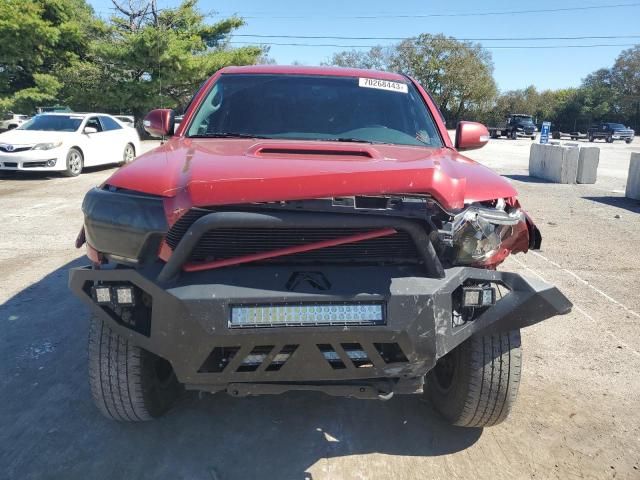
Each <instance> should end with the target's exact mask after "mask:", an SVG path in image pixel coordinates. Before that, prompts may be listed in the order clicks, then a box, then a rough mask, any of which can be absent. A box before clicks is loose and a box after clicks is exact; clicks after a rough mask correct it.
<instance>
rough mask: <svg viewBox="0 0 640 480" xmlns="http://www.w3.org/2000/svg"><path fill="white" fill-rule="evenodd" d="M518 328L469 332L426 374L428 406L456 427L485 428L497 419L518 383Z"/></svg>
mask: <svg viewBox="0 0 640 480" xmlns="http://www.w3.org/2000/svg"><path fill="white" fill-rule="evenodd" d="M521 369H522V350H521V345H520V330H512V331H510V332H503V333H496V334H492V335H484V336H472V337H471V338H469V339H468V340H466V341H465V342H463V343H462V344H461V345H460V346H458V347H457V348H456V349H455V350H453V351H452V352H450V353H448V354H447V355H445V356H444V357H442V358H441V359H440V360H438V363H437V364H436V366H435V368H434V369H433V370H431V371H430V372H429V373H428V374H427V390H426V393H427V395H428V396H429V398H430V400H431V402H432V404H433V406H434V407H435V409H436V410H437V411H438V413H440V414H441V415H442V416H443V417H444V418H445V419H446V420H447V421H449V422H450V423H452V424H453V425H457V426H460V427H490V426H493V425H497V424H499V423H501V422H503V421H504V420H505V419H506V418H507V416H508V415H509V412H510V411H511V408H512V407H513V405H514V404H515V401H516V397H517V394H518V387H519V385H520V372H521Z"/></svg>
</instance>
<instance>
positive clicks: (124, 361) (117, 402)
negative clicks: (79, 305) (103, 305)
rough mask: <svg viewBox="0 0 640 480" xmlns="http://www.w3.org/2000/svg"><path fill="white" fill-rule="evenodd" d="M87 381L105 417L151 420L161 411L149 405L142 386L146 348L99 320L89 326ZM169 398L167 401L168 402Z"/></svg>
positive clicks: (150, 402) (130, 420) (126, 419)
mask: <svg viewBox="0 0 640 480" xmlns="http://www.w3.org/2000/svg"><path fill="white" fill-rule="evenodd" d="M88 353H89V384H90V386H91V394H92V396H93V399H94V402H95V404H96V406H97V407H98V409H99V410H100V412H101V413H102V414H103V415H104V416H106V417H107V418H111V419H113V420H118V421H123V422H140V421H147V420H152V419H153V418H154V417H156V416H158V414H160V413H163V411H164V410H165V409H164V408H163V409H162V410H163V411H154V410H158V409H157V408H154V406H153V405H152V399H150V398H149V389H148V388H145V378H144V375H145V373H144V370H145V369H144V361H145V358H144V357H145V355H150V354H149V352H146V351H145V350H143V349H141V348H139V347H136V346H134V345H131V344H130V343H129V342H128V341H127V339H126V338H124V337H122V336H120V335H118V334H117V333H115V332H114V331H113V330H111V329H110V328H109V327H108V326H107V325H106V324H105V323H104V322H103V321H101V320H99V319H96V318H92V320H91V324H90V328H89V352H88ZM168 403H169V402H167V405H168Z"/></svg>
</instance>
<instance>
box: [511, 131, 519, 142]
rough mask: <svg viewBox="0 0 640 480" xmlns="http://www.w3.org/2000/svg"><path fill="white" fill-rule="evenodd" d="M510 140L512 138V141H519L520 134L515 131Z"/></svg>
mask: <svg viewBox="0 0 640 480" xmlns="http://www.w3.org/2000/svg"><path fill="white" fill-rule="evenodd" d="M510 138H511V140H517V139H518V132H516V131H515V130H513V131H512V132H511V135H510Z"/></svg>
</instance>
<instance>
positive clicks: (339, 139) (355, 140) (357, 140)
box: [314, 137, 385, 143]
mask: <svg viewBox="0 0 640 480" xmlns="http://www.w3.org/2000/svg"><path fill="white" fill-rule="evenodd" d="M314 140H320V141H322V142H348V143H385V142H377V141H375V140H363V139H361V138H351V137H336V138H318V139H314Z"/></svg>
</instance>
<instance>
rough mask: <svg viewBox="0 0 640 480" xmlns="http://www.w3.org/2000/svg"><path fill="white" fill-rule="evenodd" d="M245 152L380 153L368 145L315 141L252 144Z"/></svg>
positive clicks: (377, 155)
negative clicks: (309, 142) (323, 143)
mask: <svg viewBox="0 0 640 480" xmlns="http://www.w3.org/2000/svg"><path fill="white" fill-rule="evenodd" d="M247 154H249V155H251V156H254V157H272V156H273V157H278V158H283V157H285V158H286V157H289V156H290V157H295V158H300V157H312V158H318V157H323V158H325V159H326V158H331V157H337V158H341V159H344V158H345V157H351V158H360V159H364V158H369V159H370V158H380V153H379V152H378V151H377V150H375V149H373V148H371V147H369V146H364V145H362V146H355V145H348V146H347V145H335V144H332V145H327V146H324V145H318V144H317V143H313V144H308V143H302V142H300V143H291V142H287V143H267V144H264V143H263V144H260V143H259V144H257V145H253V146H252V147H251V148H250V149H249V151H248V152H247Z"/></svg>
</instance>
